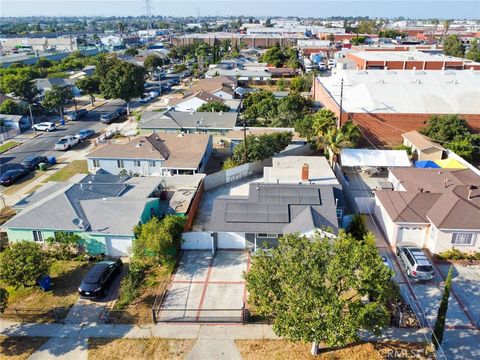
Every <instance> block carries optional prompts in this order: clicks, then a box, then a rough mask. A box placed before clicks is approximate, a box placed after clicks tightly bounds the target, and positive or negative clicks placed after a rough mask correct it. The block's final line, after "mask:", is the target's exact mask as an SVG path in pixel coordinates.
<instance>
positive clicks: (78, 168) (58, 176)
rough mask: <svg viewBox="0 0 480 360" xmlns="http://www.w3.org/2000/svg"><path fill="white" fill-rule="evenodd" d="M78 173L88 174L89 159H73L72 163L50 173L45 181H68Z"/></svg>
mask: <svg viewBox="0 0 480 360" xmlns="http://www.w3.org/2000/svg"><path fill="white" fill-rule="evenodd" d="M76 174H88V167H87V160H73V161H72V162H71V163H70V164H68V165H66V166H64V167H63V168H61V169H60V170H58V171H57V172H56V173H54V174H52V175H50V176H49V177H48V178H47V179H46V180H45V181H44V182H49V181H66V180H68V179H70V178H71V177H72V176H73V175H76Z"/></svg>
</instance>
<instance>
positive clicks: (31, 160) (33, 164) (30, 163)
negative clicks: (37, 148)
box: [22, 155, 48, 170]
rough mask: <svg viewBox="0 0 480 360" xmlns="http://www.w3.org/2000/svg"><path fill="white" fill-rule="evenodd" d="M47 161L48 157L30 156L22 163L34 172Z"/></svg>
mask: <svg viewBox="0 0 480 360" xmlns="http://www.w3.org/2000/svg"><path fill="white" fill-rule="evenodd" d="M47 161H48V159H47V157H46V156H37V155H30V156H28V157H26V158H25V159H24V160H23V161H22V166H24V167H25V168H27V169H28V170H34V169H36V168H37V167H38V164H40V163H47Z"/></svg>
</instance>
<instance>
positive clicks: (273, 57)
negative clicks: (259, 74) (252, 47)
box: [260, 43, 287, 67]
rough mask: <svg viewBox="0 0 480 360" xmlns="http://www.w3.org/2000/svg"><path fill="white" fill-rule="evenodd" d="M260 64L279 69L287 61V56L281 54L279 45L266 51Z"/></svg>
mask: <svg viewBox="0 0 480 360" xmlns="http://www.w3.org/2000/svg"><path fill="white" fill-rule="evenodd" d="M260 60H261V61H262V62H266V63H267V64H270V65H273V66H274V67H281V66H283V64H284V63H285V61H286V60H287V55H285V53H284V52H283V50H282V48H281V47H280V44H279V43H276V44H275V46H274V47H272V48H270V49H268V50H267V51H266V52H265V53H264V54H263V55H262V57H261V59H260Z"/></svg>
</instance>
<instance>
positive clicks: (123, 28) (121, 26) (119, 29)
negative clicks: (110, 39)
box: [117, 22, 125, 36]
mask: <svg viewBox="0 0 480 360" xmlns="http://www.w3.org/2000/svg"><path fill="white" fill-rule="evenodd" d="M117 29H118V31H119V33H120V36H123V32H124V31H125V25H123V23H122V22H118V23H117Z"/></svg>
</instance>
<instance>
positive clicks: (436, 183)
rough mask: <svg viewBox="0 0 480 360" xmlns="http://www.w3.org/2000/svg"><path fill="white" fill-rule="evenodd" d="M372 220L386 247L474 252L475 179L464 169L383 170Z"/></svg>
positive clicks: (479, 223) (478, 188) (477, 242)
mask: <svg viewBox="0 0 480 360" xmlns="http://www.w3.org/2000/svg"><path fill="white" fill-rule="evenodd" d="M389 181H390V182H391V183H392V185H393V191H392V190H377V191H375V192H374V193H375V208H374V215H375V218H376V220H377V222H378V223H379V224H380V226H381V228H382V230H383V232H384V233H385V235H386V237H387V239H388V241H389V243H390V245H391V246H396V245H399V244H400V245H414V246H418V247H422V248H427V249H428V250H430V252H432V253H441V252H443V251H446V250H450V249H452V248H457V249H459V250H460V251H462V252H474V251H479V250H480V176H478V175H477V174H476V173H475V172H473V171H472V170H470V169H462V170H454V169H419V168H395V169H389Z"/></svg>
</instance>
